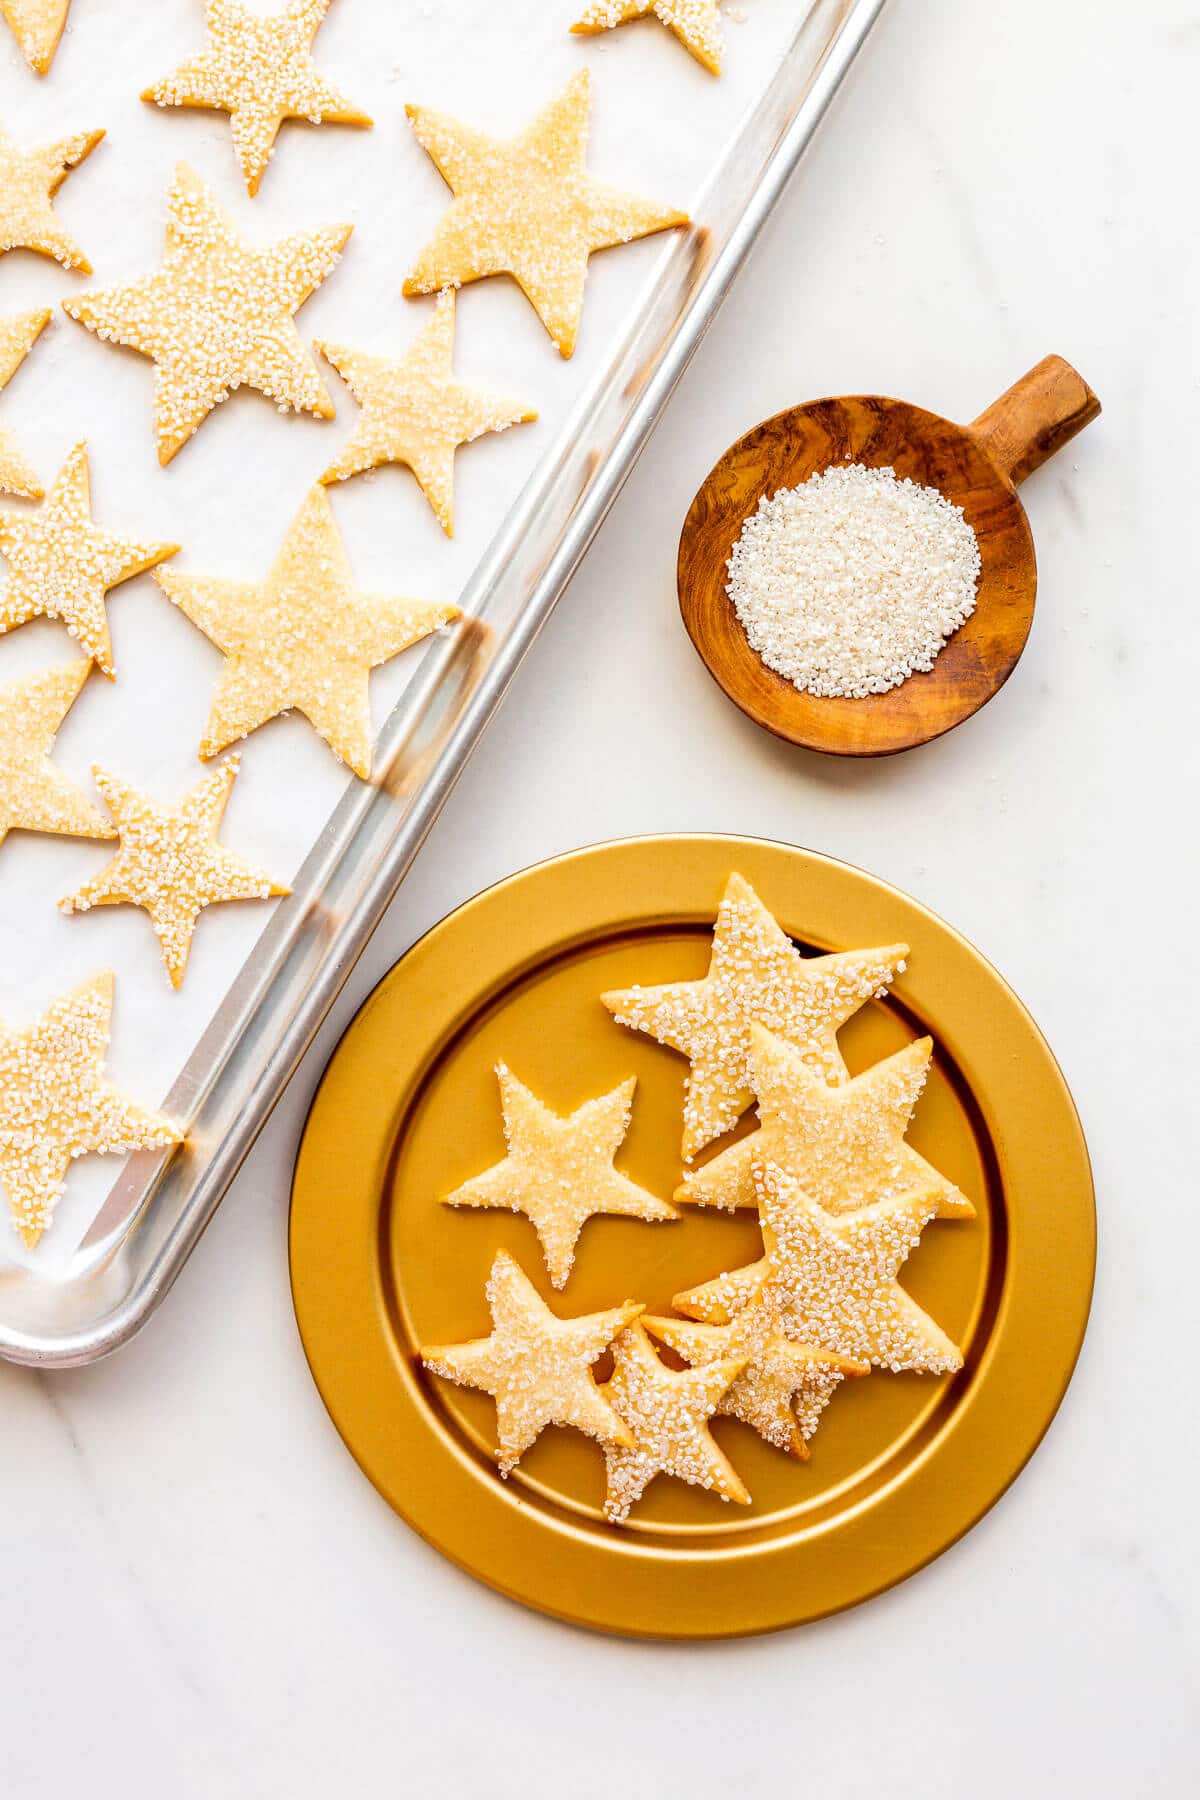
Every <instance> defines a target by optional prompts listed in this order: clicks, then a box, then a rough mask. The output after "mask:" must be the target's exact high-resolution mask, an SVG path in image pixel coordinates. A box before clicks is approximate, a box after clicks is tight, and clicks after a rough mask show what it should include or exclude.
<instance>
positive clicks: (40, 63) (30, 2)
mask: <svg viewBox="0 0 1200 1800" xmlns="http://www.w3.org/2000/svg"><path fill="white" fill-rule="evenodd" d="M70 4H71V0H0V17H3V18H5V19H7V20H8V23H9V26H10V27H11V30H12V34H13V36H14V37H15V38H16V40H17V43H18V45H19V46H20V49H21V54H22V55H23V56H24V58H25V60H26V62H27V63H28V64H29V66H30V68H31V69H32V70H33V71H34V72H35V74H38V75H46V74H48V73H49V70H50V64H51V63H52V62H53V61H54V52H55V51H56V50H57V49H58V45H59V40H60V39H61V37H62V34H63V26H64V25H65V24H66V22H67V10H68V8H69V7H70Z"/></svg>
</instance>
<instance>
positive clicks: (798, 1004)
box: [601, 875, 908, 1162]
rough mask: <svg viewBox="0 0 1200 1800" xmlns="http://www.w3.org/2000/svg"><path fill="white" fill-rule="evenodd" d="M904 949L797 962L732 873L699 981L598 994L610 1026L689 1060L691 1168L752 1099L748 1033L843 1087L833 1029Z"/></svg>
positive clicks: (890, 971) (686, 1137) (887, 976)
mask: <svg viewBox="0 0 1200 1800" xmlns="http://www.w3.org/2000/svg"><path fill="white" fill-rule="evenodd" d="M907 953H908V946H907V945H906V944H889V945H886V946H885V947H883V948H881V949H874V950H848V951H843V952H839V953H838V954H836V955H832V956H801V954H800V952H799V951H798V950H797V948H796V946H795V945H794V944H793V942H792V940H791V938H789V937H788V936H787V935H786V933H785V932H783V931H781V930H780V928H779V926H778V925H777V924H776V922H775V920H774V919H773V918H772V917H771V915H770V913H769V912H768V911H767V909H766V907H765V906H764V905H763V903H762V901H761V900H760V899H759V898H758V895H757V894H756V893H755V892H754V889H753V888H752V887H751V886H750V883H749V882H748V881H746V880H744V878H743V877H742V876H741V875H731V876H730V877H729V880H728V881H727V883H726V884H725V892H724V894H723V895H722V896H721V904H720V907H719V909H718V912H717V923H716V929H715V930H714V932H713V942H712V957H711V960H710V962H709V966H708V974H707V975H706V976H704V978H703V980H700V981H672V982H668V983H666V984H665V985H664V986H662V987H632V988H625V989H623V990H621V991H619V992H618V991H614V992H612V993H608V994H602V995H601V999H602V1000H603V1002H604V1004H605V1006H607V1008H608V1010H609V1012H610V1013H612V1014H613V1016H614V1017H615V1018H616V1020H617V1022H618V1024H621V1025H629V1026H631V1027H632V1028H633V1029H634V1030H635V1031H645V1032H647V1033H648V1034H649V1035H650V1036H651V1037H653V1038H657V1039H658V1041H659V1043H660V1044H669V1045H670V1046H671V1048H672V1049H673V1050H680V1051H682V1053H683V1054H684V1056H686V1057H688V1058H690V1060H691V1065H692V1068H691V1075H690V1077H689V1080H688V1083H687V1093H686V1097H685V1099H684V1104H683V1155H684V1158H685V1160H687V1161H689V1162H690V1160H691V1159H692V1157H693V1156H695V1155H696V1153H697V1151H699V1150H703V1148H704V1146H705V1144H710V1143H711V1142H712V1140H713V1139H714V1138H716V1137H720V1136H721V1134H722V1132H725V1131H729V1130H731V1129H732V1127H733V1126H734V1125H736V1124H737V1122H738V1120H739V1119H740V1117H741V1116H742V1114H743V1113H744V1112H745V1110H746V1108H747V1107H748V1106H749V1105H750V1103H751V1101H752V1100H753V1098H754V1095H753V1091H752V1088H751V1083H750V1066H749V1057H750V1026H751V1024H752V1023H753V1022H755V1021H757V1022H758V1023H759V1024H762V1025H765V1026H766V1027H767V1028H768V1030H770V1031H775V1032H778V1033H779V1035H780V1036H781V1037H783V1038H785V1039H786V1040H787V1041H788V1043H790V1044H794V1045H795V1046H796V1048H797V1049H798V1050H799V1051H800V1053H801V1055H802V1056H803V1058H804V1060H805V1062H807V1063H809V1064H811V1066H812V1067H813V1068H814V1069H816V1070H817V1071H818V1072H819V1073H820V1074H821V1076H822V1077H823V1078H824V1079H825V1080H826V1081H830V1082H836V1081H843V1080H845V1079H846V1065H845V1063H844V1062H843V1061H842V1056H841V1052H840V1051H839V1049H838V1043H837V1033H838V1027H839V1026H841V1025H844V1024H845V1023H846V1020H847V1019H848V1018H850V1016H851V1015H852V1014H853V1013H856V1012H857V1011H858V1009H859V1007H860V1006H862V1005H863V1004H864V1002H865V1001H867V1000H869V999H870V998H871V997H872V995H875V994H879V993H881V992H882V991H883V989H884V988H885V987H886V986H887V984H888V982H889V981H890V980H891V979H892V977H893V975H895V973H896V972H897V970H899V969H902V968H903V967H904V958H905V956H906V955H907Z"/></svg>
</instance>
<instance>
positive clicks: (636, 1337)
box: [600, 1323, 750, 1525]
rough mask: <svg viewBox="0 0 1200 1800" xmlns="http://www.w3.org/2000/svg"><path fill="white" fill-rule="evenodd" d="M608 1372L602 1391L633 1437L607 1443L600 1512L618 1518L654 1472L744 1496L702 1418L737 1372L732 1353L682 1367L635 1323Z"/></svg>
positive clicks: (727, 1496)
mask: <svg viewBox="0 0 1200 1800" xmlns="http://www.w3.org/2000/svg"><path fill="white" fill-rule="evenodd" d="M612 1351H613V1372H612V1376H611V1377H610V1379H609V1380H608V1381H606V1382H605V1383H604V1385H603V1387H602V1388H601V1389H600V1392H601V1393H602V1394H603V1395H604V1397H605V1399H606V1400H607V1401H608V1402H609V1404H610V1406H611V1407H612V1409H613V1411H614V1412H615V1413H616V1414H617V1415H618V1417H619V1418H620V1419H621V1421H622V1423H623V1424H624V1425H626V1426H627V1427H628V1429H629V1431H630V1434H631V1435H632V1438H633V1443H632V1445H627V1446H621V1445H618V1444H606V1445H605V1449H604V1458H605V1462H606V1463H607V1465H608V1491H607V1493H606V1495H605V1499H604V1516H605V1518H606V1519H608V1520H610V1521H611V1523H612V1524H614V1525H619V1524H621V1523H622V1521H623V1520H625V1519H627V1518H628V1517H629V1509H630V1507H631V1506H632V1505H633V1503H634V1501H635V1500H640V1499H641V1497H642V1495H643V1493H644V1492H645V1490H646V1489H647V1487H649V1485H650V1483H651V1482H652V1481H653V1480H654V1478H655V1476H656V1475H673V1476H675V1478H676V1480H678V1481H686V1482H687V1483H689V1485H690V1486H692V1487H705V1488H709V1489H710V1490H711V1491H712V1492H713V1493H714V1494H719V1495H720V1497H721V1499H722V1500H737V1501H740V1502H741V1504H742V1505H743V1506H746V1505H748V1504H749V1501H750V1495H749V1494H748V1493H747V1491H746V1488H745V1487H744V1485H743V1483H742V1481H741V1478H740V1477H739V1475H738V1473H737V1471H736V1469H735V1468H734V1467H733V1464H732V1463H731V1462H730V1461H729V1459H728V1457H727V1456H726V1455H725V1454H724V1452H723V1451H722V1450H721V1449H720V1447H719V1446H718V1444H717V1443H716V1442H715V1441H714V1439H713V1437H712V1434H711V1432H710V1431H709V1429H708V1420H709V1419H710V1418H711V1417H712V1415H713V1413H714V1412H716V1411H717V1410H718V1409H719V1407H720V1404H721V1400H722V1398H723V1396H724V1394H725V1393H726V1391H727V1389H728V1388H729V1385H730V1383H731V1382H733V1381H735V1380H736V1379H737V1377H738V1375H739V1373H740V1372H741V1369H742V1367H743V1364H742V1363H741V1362H740V1361H738V1360H729V1361H725V1362H711V1363H709V1364H707V1365H706V1366H705V1367H704V1368H698V1369H685V1370H684V1372H683V1373H682V1374H680V1373H679V1372H678V1370H676V1369H668V1368H667V1367H666V1366H665V1364H663V1363H662V1362H661V1361H660V1360H659V1358H658V1356H657V1354H656V1353H655V1350H654V1347H653V1345H652V1344H651V1342H650V1339H649V1338H648V1337H647V1336H646V1333H645V1332H644V1331H643V1330H642V1327H641V1325H640V1323H637V1324H633V1325H630V1326H629V1327H628V1328H627V1329H626V1330H625V1331H623V1332H622V1333H621V1335H620V1337H618V1338H617V1339H616V1341H615V1342H614V1344H613V1347H612Z"/></svg>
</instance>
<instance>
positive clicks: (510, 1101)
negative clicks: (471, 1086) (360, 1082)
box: [445, 1063, 679, 1288]
mask: <svg viewBox="0 0 1200 1800" xmlns="http://www.w3.org/2000/svg"><path fill="white" fill-rule="evenodd" d="M496 1075H497V1078H498V1080H499V1082H500V1106H501V1110H502V1112H503V1114H504V1140H505V1143H506V1144H507V1145H508V1155H507V1156H506V1157H505V1159H504V1161H503V1162H499V1163H496V1164H495V1166H494V1167H493V1168H490V1169H488V1170H486V1171H485V1173H484V1174H482V1175H477V1176H475V1178H474V1179H473V1180H472V1181H467V1182H464V1183H463V1185H462V1187H459V1188H455V1190H454V1192H453V1193H452V1194H448V1195H447V1196H446V1202H445V1203H446V1205H447V1206H487V1207H498V1208H503V1209H506V1210H507V1211H509V1212H521V1213H524V1214H525V1216H526V1218H527V1219H529V1220H531V1222H532V1223H533V1225H534V1227H535V1229H536V1231H537V1234H538V1237H539V1239H540V1240H541V1245H542V1253H543V1255H544V1256H545V1258H546V1267H547V1269H548V1270H549V1272H550V1279H551V1281H552V1282H553V1283H554V1286H555V1287H556V1288H561V1287H563V1286H565V1285H566V1280H567V1277H568V1275H569V1274H570V1273H571V1266H572V1264H573V1263H574V1261H575V1244H576V1240H577V1239H578V1237H579V1233H580V1231H581V1230H582V1229H583V1226H584V1224H585V1222H586V1221H587V1220H588V1219H590V1218H591V1217H592V1216H593V1214H596V1213H616V1214H619V1215H621V1216H622V1217H624V1218H628V1219H649V1220H656V1219H677V1218H678V1217H679V1214H678V1213H677V1212H676V1211H675V1208H674V1207H673V1206H668V1205H667V1203H666V1201H665V1200H656V1199H655V1197H654V1195H653V1194H650V1193H647V1192H646V1190H645V1188H640V1187H638V1186H637V1185H636V1184H635V1183H634V1182H632V1181H630V1180H629V1177H628V1176H627V1175H622V1174H621V1172H620V1171H619V1170H618V1169H615V1168H614V1167H613V1158H614V1157H615V1155H616V1153H617V1151H618V1150H619V1148H620V1146H621V1143H622V1140H623V1139H624V1137H625V1133H626V1132H627V1131H628V1130H629V1120H630V1116H631V1111H632V1104H633V1091H634V1089H635V1088H636V1086H637V1081H636V1079H630V1080H629V1081H623V1082H622V1083H621V1085H620V1087H616V1088H614V1089H613V1090H612V1092H611V1093H610V1094H603V1095H601V1097H600V1098H599V1099H597V1100H587V1101H585V1102H584V1104H583V1105H582V1106H581V1107H579V1108H578V1109H577V1111H575V1112H573V1113H571V1114H570V1116H569V1117H568V1118H565V1119H564V1118H560V1117H559V1115H558V1114H557V1113H553V1112H551V1111H550V1108H549V1107H548V1106H543V1105H542V1103H541V1101H540V1100H538V1099H537V1098H536V1096H535V1095H533V1094H531V1093H530V1091H529V1089H528V1088H527V1087H525V1086H524V1084H523V1083H522V1082H520V1081H518V1080H517V1078H516V1076H515V1075H514V1074H512V1072H511V1071H510V1070H509V1069H507V1068H505V1066H504V1064H503V1063H499V1064H497V1067H496Z"/></svg>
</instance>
